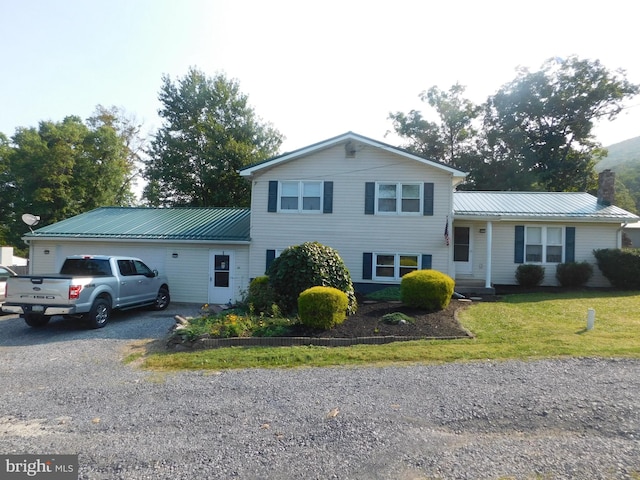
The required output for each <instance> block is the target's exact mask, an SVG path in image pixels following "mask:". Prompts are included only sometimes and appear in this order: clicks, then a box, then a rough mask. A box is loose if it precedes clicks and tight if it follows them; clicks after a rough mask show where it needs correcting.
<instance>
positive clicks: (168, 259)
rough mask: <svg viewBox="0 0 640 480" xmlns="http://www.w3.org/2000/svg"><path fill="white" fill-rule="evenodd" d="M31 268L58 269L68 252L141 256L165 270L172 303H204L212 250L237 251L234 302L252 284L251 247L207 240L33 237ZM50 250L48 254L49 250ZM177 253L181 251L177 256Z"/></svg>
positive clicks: (38, 272)
mask: <svg viewBox="0 0 640 480" xmlns="http://www.w3.org/2000/svg"><path fill="white" fill-rule="evenodd" d="M31 242H32V246H33V248H32V250H33V256H32V259H31V267H30V268H31V271H32V272H33V273H34V274H44V273H52V272H53V273H55V272H58V271H59V269H60V267H61V265H62V262H63V261H64V258H65V257H67V256H68V255H75V254H87V255H91V254H93V255H126V256H132V257H138V258H140V259H141V260H142V261H143V262H144V263H146V264H147V265H148V266H149V267H150V268H151V269H156V270H158V271H160V272H164V273H165V274H166V275H167V277H168V279H169V290H170V292H171V301H172V302H184V303H200V304H205V303H207V302H208V301H209V297H208V295H209V282H210V271H209V251H210V250H216V251H233V252H234V259H235V266H234V271H233V272H230V275H231V276H232V278H233V285H234V290H235V292H234V298H233V300H234V301H239V300H241V299H242V294H243V292H244V291H246V290H247V288H248V287H249V277H248V273H247V272H248V270H249V246H248V245H217V244H210V243H208V242H203V243H202V244H201V245H198V244H190V243H164V242H145V241H142V242H117V241H114V242H104V241H99V242H91V241H67V242H65V241H63V240H59V241H58V242H57V244H56V245H53V244H51V243H49V242H45V241H39V240H32V241H31ZM47 250H48V251H49V253H48V254H45V253H44V252H45V251H47ZM174 254H177V256H176V257H174Z"/></svg>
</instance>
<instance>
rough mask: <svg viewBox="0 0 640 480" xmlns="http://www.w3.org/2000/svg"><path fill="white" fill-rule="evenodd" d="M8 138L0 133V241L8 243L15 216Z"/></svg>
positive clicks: (4, 243)
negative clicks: (11, 224)
mask: <svg viewBox="0 0 640 480" xmlns="http://www.w3.org/2000/svg"><path fill="white" fill-rule="evenodd" d="M11 151H12V150H11V145H10V144H9V139H8V138H7V137H6V136H5V135H4V134H3V133H0V242H1V244H2V245H7V244H8V243H10V240H9V238H10V228H9V227H10V223H13V221H14V220H13V219H14V217H15V214H14V211H13V208H12V203H13V200H14V198H15V194H16V192H15V187H16V184H15V181H14V180H13V176H12V175H11V170H10V166H9V158H10V155H11Z"/></svg>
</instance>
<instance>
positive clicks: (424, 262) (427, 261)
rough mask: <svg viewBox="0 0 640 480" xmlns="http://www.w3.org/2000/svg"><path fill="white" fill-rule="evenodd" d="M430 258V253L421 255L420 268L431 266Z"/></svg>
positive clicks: (424, 268) (431, 257)
mask: <svg viewBox="0 0 640 480" xmlns="http://www.w3.org/2000/svg"><path fill="white" fill-rule="evenodd" d="M432 259H433V256H432V255H427V254H424V255H422V270H428V269H430V268H431V263H432Z"/></svg>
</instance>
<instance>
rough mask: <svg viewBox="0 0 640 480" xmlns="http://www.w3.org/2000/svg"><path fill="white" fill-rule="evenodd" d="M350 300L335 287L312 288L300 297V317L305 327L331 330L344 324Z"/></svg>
mask: <svg viewBox="0 0 640 480" xmlns="http://www.w3.org/2000/svg"><path fill="white" fill-rule="evenodd" d="M348 305H349V299H348V298H347V294H346V293H344V292H343V291H341V290H338V289H337V288H333V287H311V288H309V289H307V290H305V291H304V292H302V293H301V294H300V296H299V297H298V315H299V317H300V322H301V323H302V324H303V325H306V326H307V327H311V328H318V329H322V330H329V329H330V328H333V327H335V326H336V325H339V324H341V323H342V322H344V320H345V318H346V317H347V307H348Z"/></svg>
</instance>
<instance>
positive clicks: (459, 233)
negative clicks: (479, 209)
mask: <svg viewBox="0 0 640 480" xmlns="http://www.w3.org/2000/svg"><path fill="white" fill-rule="evenodd" d="M471 232H472V230H471V227H465V226H455V227H453V261H454V263H455V266H456V274H462V275H469V274H471V273H472V272H473V268H472V267H473V263H472V262H471V254H472V248H471V240H472V238H471Z"/></svg>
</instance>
